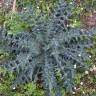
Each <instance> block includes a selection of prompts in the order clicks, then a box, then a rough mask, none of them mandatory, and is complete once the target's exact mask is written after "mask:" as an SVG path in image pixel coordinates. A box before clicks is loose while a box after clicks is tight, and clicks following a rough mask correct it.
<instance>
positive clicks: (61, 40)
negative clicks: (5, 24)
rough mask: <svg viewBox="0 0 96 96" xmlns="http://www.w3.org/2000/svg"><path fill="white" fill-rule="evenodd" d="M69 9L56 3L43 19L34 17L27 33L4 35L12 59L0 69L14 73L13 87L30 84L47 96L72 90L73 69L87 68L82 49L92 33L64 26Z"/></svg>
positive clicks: (90, 45) (83, 49)
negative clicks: (44, 91)
mask: <svg viewBox="0 0 96 96" xmlns="http://www.w3.org/2000/svg"><path fill="white" fill-rule="evenodd" d="M73 6H74V5H72V4H71V6H70V4H67V3H66V2H65V1H63V0H60V2H59V3H58V5H57V7H56V8H55V9H54V12H53V13H52V15H51V16H50V17H49V18H48V19H47V20H46V19H45V18H44V15H40V16H39V17H38V18H37V21H38V22H36V23H35V25H34V26H33V27H32V30H31V32H22V33H18V34H17V35H12V34H9V35H7V36H5V37H6V40H7V42H8V43H7V46H8V47H7V48H8V49H9V50H8V51H9V52H10V53H14V54H15V56H16V58H15V59H13V60H9V61H7V62H5V63H1V64H0V66H2V67H5V68H7V69H8V70H10V71H12V72H13V73H15V74H16V79H15V81H14V82H13V85H12V86H13V87H17V86H18V85H20V84H25V83H27V82H30V81H34V82H36V83H37V84H39V86H40V87H42V88H44V89H46V95H48V96H63V95H62V91H61V90H62V89H63V88H65V89H66V91H67V92H73V91H74V82H73V80H74V75H75V73H76V70H81V69H82V71H84V70H85V69H87V68H88V66H86V65H85V63H84V61H86V60H89V55H88V54H87V53H86V52H85V48H90V47H92V45H93V44H92V36H93V35H94V34H95V33H96V32H95V29H91V30H90V31H84V30H83V31H82V30H80V29H73V28H71V27H69V26H68V23H67V21H68V18H69V17H70V16H71V15H72V14H71V11H72V10H71V9H72V7H73ZM5 49H6V48H5ZM74 66H76V68H75V67H74Z"/></svg>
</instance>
